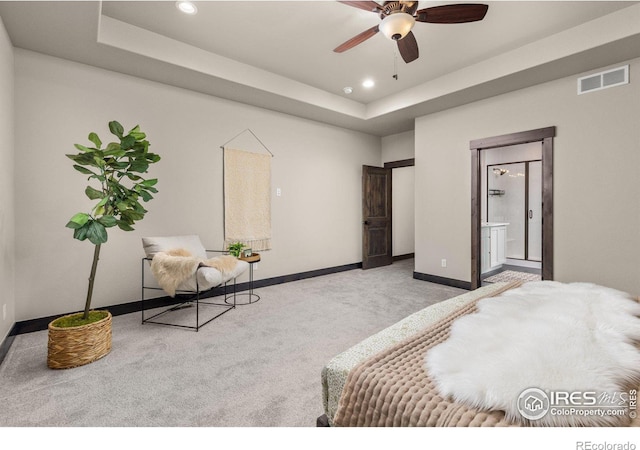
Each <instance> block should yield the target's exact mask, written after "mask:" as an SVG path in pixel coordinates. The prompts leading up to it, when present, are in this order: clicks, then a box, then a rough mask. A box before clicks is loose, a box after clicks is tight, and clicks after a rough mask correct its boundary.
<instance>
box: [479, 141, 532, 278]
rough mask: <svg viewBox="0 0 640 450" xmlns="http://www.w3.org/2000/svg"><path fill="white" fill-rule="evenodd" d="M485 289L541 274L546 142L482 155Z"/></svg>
mask: <svg viewBox="0 0 640 450" xmlns="http://www.w3.org/2000/svg"><path fill="white" fill-rule="evenodd" d="M480 165H481V167H482V169H481V177H482V180H481V186H482V194H481V218H482V219H481V220H482V222H481V225H480V226H481V239H480V255H481V256H480V260H481V272H480V278H481V282H482V283H481V284H485V282H486V283H491V282H500V281H511V280H523V281H536V280H540V279H541V273H542V142H530V143H527V144H519V145H515V146H507V147H497V148H492V149H488V150H484V151H482V152H480Z"/></svg>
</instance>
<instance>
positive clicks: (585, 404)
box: [517, 388, 636, 420]
mask: <svg viewBox="0 0 640 450" xmlns="http://www.w3.org/2000/svg"><path fill="white" fill-rule="evenodd" d="M517 408H518V411H519V412H520V414H521V415H522V417H524V418H526V419H529V420H539V419H542V418H543V417H544V416H546V415H547V414H551V415H553V416H600V417H603V416H623V415H625V414H626V413H627V412H628V413H629V417H630V418H632V419H633V418H635V416H636V391H635V390H631V391H629V392H613V393H607V392H600V393H598V392H596V391H573V392H569V391H543V390H542V389H539V388H528V389H525V390H524V391H522V393H521V394H520V395H519V396H518V402H517Z"/></svg>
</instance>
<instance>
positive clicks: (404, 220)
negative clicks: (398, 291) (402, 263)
mask: <svg viewBox="0 0 640 450" xmlns="http://www.w3.org/2000/svg"><path fill="white" fill-rule="evenodd" d="M414 166H415V160H414V159H413V158H411V159H405V160H399V161H393V162H386V163H385V164H384V167H373V166H366V165H365V166H363V171H362V267H363V269H370V268H374V267H380V266H384V265H389V264H391V263H392V262H393V261H398V260H403V259H411V258H413V257H414V248H415V232H414V227H415V220H414V217H415V210H414V191H415V187H414V185H415V176H414Z"/></svg>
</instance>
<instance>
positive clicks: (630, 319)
mask: <svg viewBox="0 0 640 450" xmlns="http://www.w3.org/2000/svg"><path fill="white" fill-rule="evenodd" d="M639 317H640V304H639V303H638V302H637V301H635V300H634V299H632V298H631V297H630V296H629V295H628V294H625V293H623V292H620V291H616V290H613V289H609V288H605V287H602V286H597V285H594V284H590V283H570V284H563V283H558V282H553V281H542V282H530V283H526V284H524V285H523V286H521V287H520V288H517V289H514V290H511V291H507V292H505V293H504V294H502V295H501V296H499V297H496V298H488V299H484V300H481V301H480V302H478V312H477V313H475V314H470V315H467V316H464V317H461V318H460V319H458V320H456V321H455V322H454V324H453V326H452V328H451V335H450V337H449V338H448V339H447V340H446V341H445V342H443V343H442V344H439V345H437V346H435V347H433V348H432V349H431V350H430V351H429V352H427V354H426V357H425V363H426V368H427V370H428V372H429V373H430V375H431V376H432V378H433V379H434V381H435V383H436V386H437V388H438V390H439V391H440V393H441V394H443V395H446V396H451V397H452V398H453V399H454V400H456V401H459V402H463V403H467V404H470V405H473V406H475V407H479V408H482V409H489V410H503V411H505V412H506V415H507V417H508V418H509V419H510V420H512V421H514V422H519V423H526V424H529V425H534V426H572V425H586V426H597V425H616V424H619V423H620V421H621V418H620V417H611V416H604V417H597V416H596V417H594V416H588V417H585V416H584V413H580V412H575V414H570V415H559V414H555V415H554V414H550V413H547V414H546V415H545V416H544V417H543V418H541V419H537V420H532V421H527V420H525V419H524V418H523V416H522V415H521V414H520V412H519V410H518V397H519V395H520V394H521V393H522V392H523V391H524V390H526V389H528V388H534V387H535V388H539V389H541V390H542V391H545V392H547V393H550V392H557V391H569V392H577V391H580V392H586V391H589V392H596V393H597V395H598V396H600V395H601V394H602V393H608V394H610V395H614V394H615V393H618V394H620V393H623V394H622V395H623V396H628V390H629V389H630V388H635V389H637V387H638V386H639V383H640V350H639V349H638V347H637V344H638V342H640V318H639ZM625 390H626V393H625ZM590 395H591V394H590ZM599 398H600V397H599ZM627 398H628V397H627ZM618 400H620V397H618ZM616 404H617V403H616ZM565 413H566V411H565ZM624 419H625V418H623V420H624ZM626 419H628V417H626Z"/></svg>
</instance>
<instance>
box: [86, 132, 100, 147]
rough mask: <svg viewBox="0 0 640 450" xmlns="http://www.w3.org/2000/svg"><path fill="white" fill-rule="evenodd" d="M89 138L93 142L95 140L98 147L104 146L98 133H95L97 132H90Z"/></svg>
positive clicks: (94, 142)
mask: <svg viewBox="0 0 640 450" xmlns="http://www.w3.org/2000/svg"><path fill="white" fill-rule="evenodd" d="M89 140H90V141H91V142H93V144H94V145H95V146H96V147H98V148H100V147H102V141H101V140H100V138H99V137H98V135H97V134H95V133H93V132H91V133H89Z"/></svg>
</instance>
